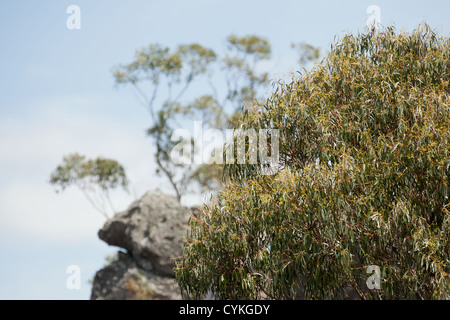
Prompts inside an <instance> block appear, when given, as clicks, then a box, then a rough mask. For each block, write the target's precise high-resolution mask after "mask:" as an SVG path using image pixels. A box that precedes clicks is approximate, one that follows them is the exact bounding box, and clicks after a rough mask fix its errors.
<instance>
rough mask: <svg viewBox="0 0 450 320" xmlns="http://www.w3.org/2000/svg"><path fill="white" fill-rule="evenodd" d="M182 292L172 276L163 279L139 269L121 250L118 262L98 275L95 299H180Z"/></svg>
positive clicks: (96, 277) (93, 298)
mask: <svg viewBox="0 0 450 320" xmlns="http://www.w3.org/2000/svg"><path fill="white" fill-rule="evenodd" d="M179 299H181V294H180V289H179V286H178V284H177V283H176V281H175V279H174V278H172V277H161V276H158V275H155V274H154V273H152V272H148V271H146V270H143V269H142V268H139V267H138V266H137V265H136V262H135V261H134V259H133V258H132V257H131V255H130V254H128V253H124V252H121V251H119V252H118V256H117V260H116V261H114V262H112V263H111V264H110V265H108V266H106V267H104V268H103V269H101V270H100V271H98V272H97V273H96V275H95V278H94V281H93V285H92V292H91V300H179Z"/></svg>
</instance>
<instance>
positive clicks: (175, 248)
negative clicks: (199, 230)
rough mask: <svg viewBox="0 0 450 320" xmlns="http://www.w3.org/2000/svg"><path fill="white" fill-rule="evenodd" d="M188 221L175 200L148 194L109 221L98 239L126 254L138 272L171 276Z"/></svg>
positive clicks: (169, 197)
mask: <svg viewBox="0 0 450 320" xmlns="http://www.w3.org/2000/svg"><path fill="white" fill-rule="evenodd" d="M188 220H189V210H188V209H187V208H185V207H183V206H181V205H180V203H179V202H178V201H177V199H176V198H175V197H172V196H169V195H165V194H163V193H162V192H160V191H149V192H147V193H146V194H145V195H144V196H143V197H142V198H141V199H140V200H137V201H135V202H134V203H132V204H131V205H130V207H129V208H128V209H127V210H126V211H123V212H120V213H117V214H116V215H115V216H114V217H113V218H112V219H110V220H108V221H107V222H106V223H105V225H104V226H103V228H102V229H100V231H99V232H98V236H99V238H100V239H102V240H103V241H105V242H106V243H108V244H109V245H112V246H117V247H121V248H123V249H125V250H127V252H129V253H130V254H131V256H132V257H133V258H134V259H135V261H136V263H137V265H138V266H139V267H140V268H142V269H144V270H147V271H152V272H153V273H155V274H159V275H163V276H172V275H173V267H174V266H175V262H174V260H173V258H175V257H178V256H179V255H180V254H181V248H182V245H183V237H184V235H185V234H186V230H187V224H188Z"/></svg>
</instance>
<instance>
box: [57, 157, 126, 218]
mask: <svg viewBox="0 0 450 320" xmlns="http://www.w3.org/2000/svg"><path fill="white" fill-rule="evenodd" d="M50 184H52V185H55V186H58V187H59V188H58V189H57V190H56V191H57V192H59V191H64V190H65V189H66V188H67V187H70V186H76V187H77V188H78V189H80V190H81V191H82V192H83V194H84V195H85V197H86V198H87V200H89V202H90V203H91V204H92V205H93V207H94V208H95V209H96V210H98V211H99V212H100V213H102V214H103V215H104V216H105V217H106V218H108V209H107V207H108V206H109V208H110V209H111V210H112V211H114V208H113V205H112V202H111V199H110V196H109V191H110V190H111V189H114V188H117V187H119V186H120V187H122V188H123V189H124V190H127V186H128V178H127V176H126V174H125V169H124V168H123V167H122V165H120V164H119V163H118V162H117V161H116V160H112V159H106V158H102V157H97V158H96V159H86V157H85V156H83V155H80V154H78V153H73V154H69V155H67V156H65V157H63V161H62V163H61V164H59V165H58V166H57V167H56V169H55V170H54V171H53V172H52V173H51V175H50Z"/></svg>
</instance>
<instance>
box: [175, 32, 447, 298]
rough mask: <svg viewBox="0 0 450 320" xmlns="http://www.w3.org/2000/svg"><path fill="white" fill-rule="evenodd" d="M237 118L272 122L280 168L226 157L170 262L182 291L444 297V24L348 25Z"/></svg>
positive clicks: (194, 294) (251, 124)
mask: <svg viewBox="0 0 450 320" xmlns="http://www.w3.org/2000/svg"><path fill="white" fill-rule="evenodd" d="M242 126H243V128H244V129H250V128H253V129H259V128H264V129H279V130H280V141H279V150H280V163H279V167H280V170H279V172H278V173H277V174H275V175H272V176H268V175H262V174H261V166H260V165H252V164H246V165H237V164H231V165H227V166H226V172H227V173H228V176H229V177H230V178H231V180H232V183H231V184H229V185H228V186H227V187H226V188H225V190H223V191H222V192H221V193H220V195H219V197H218V199H217V201H216V202H215V204H214V205H211V206H205V207H204V208H203V210H202V211H201V212H200V213H199V214H198V215H197V216H196V217H193V218H192V219H191V228H190V231H189V234H188V235H187V241H186V244H185V247H184V249H183V255H182V257H181V259H179V261H178V263H177V268H176V278H177V281H178V282H179V284H180V286H181V288H182V290H183V292H184V293H185V294H186V295H187V296H189V297H191V298H201V297H203V296H204V295H205V294H206V293H207V292H208V291H211V292H212V293H213V294H214V295H215V296H216V297H217V298H223V299H254V298H270V299H293V298H295V297H296V295H297V294H298V293H299V291H302V294H304V296H305V297H306V298H310V299H336V298H346V294H347V293H348V292H349V288H350V290H351V291H352V292H354V293H356V294H357V296H358V297H359V298H361V299H369V298H371V299H449V298H450V276H449V273H450V265H449V264H450V211H449V210H450V202H449V198H448V197H449V193H450V189H449V179H450V157H449V156H450V39H449V38H448V37H440V36H438V35H436V34H435V33H434V32H433V31H432V30H431V29H430V28H429V27H428V26H427V25H422V26H420V27H419V28H417V29H416V30H414V31H413V32H412V33H403V32H397V31H396V30H394V29H393V28H386V29H385V30H383V31H381V32H378V33H375V32H368V33H364V34H357V35H352V34H349V35H347V36H345V37H343V38H342V39H341V40H339V41H337V42H336V43H335V44H334V45H333V46H332V47H331V51H330V53H329V54H328V55H327V56H326V57H325V58H324V60H323V61H322V62H321V63H320V64H318V65H317V66H316V67H315V68H314V69H312V70H311V71H309V72H307V73H306V74H304V75H303V76H301V77H300V78H299V79H297V80H295V81H293V82H291V83H289V84H280V85H279V86H278V87H277V88H276V89H275V91H274V93H273V95H272V97H271V98H269V99H268V101H267V102H266V103H265V104H264V105H260V106H259V105H256V106H254V107H253V109H252V111H251V112H247V113H246V114H245V121H244V122H243V124H242ZM368 266H378V267H379V268H380V270H381V274H380V287H381V288H380V289H379V290H369V288H367V282H366V280H367V279H368V277H369V275H368V274H367V273H366V269H367V267H368Z"/></svg>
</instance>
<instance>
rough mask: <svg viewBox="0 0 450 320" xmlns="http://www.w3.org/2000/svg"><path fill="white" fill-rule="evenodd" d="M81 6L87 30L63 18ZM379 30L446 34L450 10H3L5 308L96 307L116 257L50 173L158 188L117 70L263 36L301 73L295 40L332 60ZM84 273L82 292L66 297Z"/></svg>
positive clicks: (41, 5)
mask: <svg viewBox="0 0 450 320" xmlns="http://www.w3.org/2000/svg"><path fill="white" fill-rule="evenodd" d="M71 4H76V5H78V6H80V8H81V30H68V29H67V28H66V19H67V17H68V15H67V14H66V9H67V7H68V6H69V5H71ZM371 4H375V5H378V6H379V7H380V9H381V23H382V24H383V25H391V24H395V25H396V26H397V28H406V29H408V30H411V29H412V28H414V27H415V26H416V25H417V24H418V23H419V22H420V21H427V22H428V23H429V24H430V25H431V26H432V27H433V28H435V29H437V30H438V31H440V32H441V33H445V34H447V35H448V33H449V31H450V19H449V18H448V13H449V12H450V2H449V1H356V0H355V1H321V0H316V1H293V0H291V1H261V0H258V1H253V0H252V1H243V0H239V1H236V0H226V1H225V0H223V1H212V0H197V1H188V0H183V1H181V0H178V1H175V0H166V1H142V0H133V1H117V0H95V1H92V0H89V1H87V0H85V1H81V0H78V1H77V0H72V1H66V0H59V1H55V0H45V1H36V0H28V1H25V0H18V1H2V2H1V4H0V48H1V50H0V64H1V75H2V77H1V80H0V81H1V83H0V97H1V98H0V99H1V100H0V252H1V253H2V254H1V256H0V299H88V298H89V295H90V289H91V288H90V285H89V284H88V280H89V279H91V278H92V277H93V275H94V273H95V271H96V270H98V269H99V268H100V267H101V266H102V265H103V264H104V257H105V256H106V255H108V254H111V253H113V252H115V251H116V250H117V249H116V248H112V247H108V246H107V245H106V244H104V243H103V242H101V241H100V240H99V239H98V238H97V230H98V229H99V228H100V227H101V225H102V224H103V223H104V220H103V219H102V217H101V215H100V214H98V213H97V212H96V211H94V210H93V209H92V208H91V207H90V206H89V204H88V203H87V201H85V200H84V198H83V197H82V195H81V194H80V193H78V192H77V191H76V190H68V191H67V192H65V193H63V194H61V195H56V194H55V193H54V191H53V189H52V188H51V187H50V186H49V185H48V183H47V180H48V176H49V173H50V172H51V171H52V170H53V168H54V167H55V166H56V164H57V163H58V162H59V161H60V160H61V158H62V156H63V155H65V154H67V153H70V152H74V151H78V152H80V153H84V154H86V155H88V156H97V155H102V156H106V157H111V158H115V159H117V160H118V161H119V162H121V163H123V164H124V165H125V167H126V169H127V170H128V173H129V175H130V179H131V182H132V190H133V193H134V195H131V196H128V195H124V194H121V193H117V194H115V196H116V197H115V201H116V203H117V208H118V209H124V208H126V207H127V205H128V204H129V203H130V201H131V200H132V199H133V196H140V195H142V194H143V193H144V192H145V191H146V190H149V189H152V188H154V187H155V186H160V187H161V188H162V189H163V190H169V189H168V188H167V185H166V183H165V181H164V180H163V179H158V178H155V177H154V175H153V169H154V165H153V164H152V152H151V145H150V141H149V140H148V139H147V138H146V137H145V134H144V130H145V128H146V127H147V126H148V124H149V123H148V121H147V120H148V117H147V114H146V112H145V111H144V109H143V108H142V107H141V106H140V105H139V104H138V103H137V102H136V99H135V98H134V96H133V94H132V93H131V91H130V90H127V89H126V88H122V89H120V90H117V89H115V88H114V82H113V78H112V76H111V72H110V70H111V68H112V67H113V66H115V65H117V64H118V63H127V62H129V61H130V60H131V59H132V57H133V54H134V51H135V50H136V49H137V48H140V47H142V46H145V45H148V44H150V43H155V42H158V43H161V44H165V45H168V46H171V47H174V46H176V45H178V44H181V43H191V42H198V43H201V44H203V45H205V46H207V47H211V48H213V49H215V50H216V51H218V52H220V51H221V49H222V47H223V44H224V39H225V38H226V37H227V36H228V35H230V34H232V33H235V34H237V35H245V34H257V35H260V36H264V37H267V38H268V39H269V40H270V41H271V43H272V46H273V63H272V64H270V68H271V70H270V71H271V74H272V75H274V76H275V75H277V74H281V73H283V72H287V71H289V70H291V69H295V54H294V52H292V50H291V49H290V44H291V42H302V41H305V42H308V43H311V44H313V45H315V46H320V47H321V48H322V49H324V50H325V51H326V50H327V49H328V46H329V44H330V42H331V41H332V40H333V37H334V36H335V35H343V34H344V33H345V32H347V31H352V32H357V31H358V30H363V29H364V28H365V23H366V20H367V18H368V16H369V15H368V14H367V13H366V9H367V7H368V6H369V5H371ZM72 264H75V265H79V266H80V269H81V279H82V286H81V289H80V290H69V289H67V288H66V279H67V276H68V275H67V274H66V268H67V267H68V266H69V265H72Z"/></svg>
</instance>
